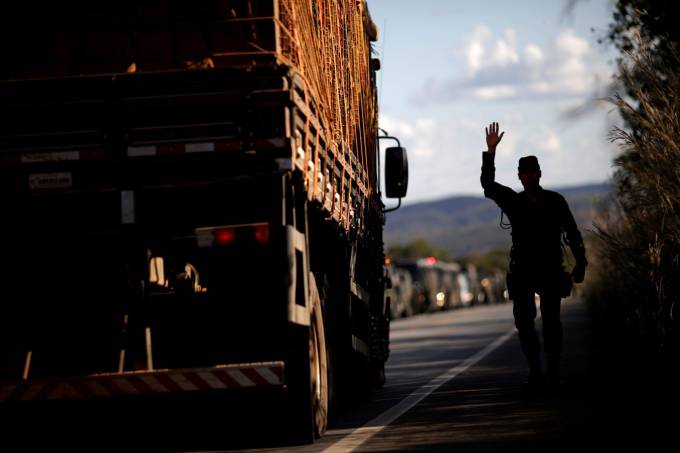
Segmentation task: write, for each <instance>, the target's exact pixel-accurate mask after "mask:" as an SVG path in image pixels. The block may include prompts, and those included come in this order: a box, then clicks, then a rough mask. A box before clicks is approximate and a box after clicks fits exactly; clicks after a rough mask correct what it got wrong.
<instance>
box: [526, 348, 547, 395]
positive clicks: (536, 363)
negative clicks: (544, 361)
mask: <svg viewBox="0 0 680 453" xmlns="http://www.w3.org/2000/svg"><path fill="white" fill-rule="evenodd" d="M527 360H528V362H529V378H528V379H527V382H526V385H525V388H526V390H528V391H529V392H531V393H536V392H540V391H542V390H543V388H544V387H545V376H544V375H543V369H542V367H541V359H540V358H539V355H538V354H536V355H532V356H531V357H528V358H527Z"/></svg>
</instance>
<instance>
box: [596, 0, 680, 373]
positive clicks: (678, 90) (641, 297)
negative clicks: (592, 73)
mask: <svg viewBox="0 0 680 453" xmlns="http://www.w3.org/2000/svg"><path fill="white" fill-rule="evenodd" d="M669 8H670V11H669ZM678 10H680V8H679V7H678V6H676V4H674V3H673V2H655V1H651V0H647V1H643V0H619V1H618V2H617V3H616V5H615V7H614V11H615V12H614V22H613V24H612V26H611V29H610V32H609V36H608V40H609V41H610V42H611V43H613V44H614V45H616V46H617V48H618V49H619V50H620V59H619V62H618V75H617V78H618V89H617V91H618V92H617V93H616V94H615V95H614V96H613V97H612V99H611V101H612V103H613V104H614V105H615V107H616V108H617V109H618V111H619V112H620V114H621V116H622V118H623V120H624V126H623V127H622V128H615V129H614V130H612V131H611V135H610V138H611V140H612V141H613V142H615V143H617V144H618V145H619V149H620V153H619V154H618V156H617V157H616V159H615V160H614V166H615V174H614V181H613V183H614V194H613V200H610V201H611V202H610V203H606V204H603V207H602V209H600V213H599V219H598V220H597V222H596V229H597V235H596V236H597V240H596V241H595V243H594V245H595V247H594V250H593V253H592V254H591V256H590V261H591V266H590V269H591V271H592V272H591V273H590V274H591V275H590V276H589V280H588V285H587V287H586V298H587V300H588V302H589V305H590V307H591V308H592V311H593V313H594V314H595V316H596V320H597V321H598V322H600V323H604V324H606V325H607V326H608V327H609V330H608V332H611V333H612V334H615V335H619V336H621V344H635V345H636V347H638V348H641V349H642V350H643V351H645V353H652V354H655V355H661V356H664V357H666V358H669V359H671V361H677V354H678V352H680V347H679V345H680V45H679V44H678V34H679V33H680V31H678V28H677V26H676V23H675V18H677V17H678V15H677V13H678V12H679V11H678ZM615 341H616V340H615ZM674 357H675V358H674Z"/></svg>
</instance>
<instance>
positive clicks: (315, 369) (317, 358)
mask: <svg viewBox="0 0 680 453" xmlns="http://www.w3.org/2000/svg"><path fill="white" fill-rule="evenodd" d="M309 275H310V278H309V282H310V286H311V298H310V299H311V304H312V313H311V316H310V329H309V336H310V341H309V351H310V357H309V363H310V371H311V392H310V393H311V400H312V416H313V418H314V435H315V436H316V437H317V438H318V437H321V436H323V434H324V433H325V432H326V425H327V423H328V400H329V398H328V396H329V395H328V371H329V369H328V351H327V349H326V335H325V330H324V325H323V310H322V309H321V299H320V297H319V291H318V287H317V285H316V281H315V279H314V276H313V275H312V274H311V273H310V274H309Z"/></svg>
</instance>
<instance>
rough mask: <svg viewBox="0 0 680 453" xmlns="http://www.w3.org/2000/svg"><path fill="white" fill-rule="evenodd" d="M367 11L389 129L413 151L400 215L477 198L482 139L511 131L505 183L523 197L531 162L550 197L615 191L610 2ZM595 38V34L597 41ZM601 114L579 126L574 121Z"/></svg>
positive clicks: (392, 1)
mask: <svg viewBox="0 0 680 453" xmlns="http://www.w3.org/2000/svg"><path fill="white" fill-rule="evenodd" d="M566 5H567V0H514V1H509V0H508V1H501V0H495V1H489V0H485V1H470V0H466V1H458V0H448V1H447V0H421V1H418V2H415V1H412V0H368V6H369V10H370V12H371V15H372V17H373V20H374V22H375V23H376V24H377V25H378V27H379V28H380V31H381V34H380V39H379V41H378V42H377V43H376V51H377V53H378V55H379V57H380V58H381V61H382V69H381V71H380V75H379V78H378V85H379V93H380V94H379V96H380V109H381V119H380V124H381V127H383V128H384V129H386V130H387V131H388V132H389V133H391V134H392V135H397V136H398V137H399V138H400V139H401V141H402V145H404V146H405V147H406V148H407V149H408V151H409V164H410V181H409V194H408V196H407V198H406V199H405V200H404V203H413V202H416V201H424V200H432V199H439V198H444V197H447V196H451V195H461V194H475V195H481V193H482V192H481V188H480V186H479V169H480V166H481V155H480V152H481V151H482V150H484V149H485V147H486V144H485V139H484V127H485V126H486V125H487V124H488V123H489V122H491V121H498V122H499V123H500V126H501V130H502V131H506V133H505V136H504V138H503V141H502V142H501V144H500V145H499V148H498V155H497V158H496V159H497V163H496V168H497V180H498V181H499V182H502V183H504V184H506V185H509V186H510V187H513V188H516V189H520V188H521V184H520V183H519V181H518V179H517V173H516V168H517V159H518V158H519V157H521V156H523V155H528V154H535V155H537V156H538V158H539V161H540V162H541V167H542V171H543V178H542V185H543V186H544V187H548V188H550V187H564V186H571V185H578V184H584V183H591V182H602V181H605V180H607V179H608V178H609V177H610V176H611V173H612V166H611V160H612V158H613V157H614V155H615V152H616V148H615V146H614V145H611V144H610V143H609V142H608V140H607V133H608V131H609V129H610V128H611V127H612V125H613V124H614V123H616V122H617V121H618V120H617V117H616V114H615V113H614V112H613V109H612V106H611V105H609V104H607V103H604V102H595V103H593V101H592V100H593V99H597V98H598V97H599V98H601V97H603V96H604V93H605V88H606V86H607V85H608V83H609V82H610V80H611V77H612V73H613V71H614V64H613V60H614V59H615V56H616V54H615V51H614V50H613V49H612V48H608V47H605V46H603V45H601V44H598V42H597V39H598V37H600V36H602V35H603V33H604V31H605V30H606V29H607V26H608V24H609V22H610V21H611V9H612V5H611V2H610V1H609V0H581V1H578V2H577V3H576V5H575V7H574V8H573V9H572V10H571V11H570V12H565V11H566V9H565V7H566ZM592 29H594V30H595V31H593V30H592ZM584 105H593V106H594V108H591V109H588V110H587V112H586V113H584V114H581V115H578V116H576V117H574V116H573V115H569V112H573V111H574V109H578V108H579V107H581V106H584Z"/></svg>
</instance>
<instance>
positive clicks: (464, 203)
mask: <svg viewBox="0 0 680 453" xmlns="http://www.w3.org/2000/svg"><path fill="white" fill-rule="evenodd" d="M547 189H550V190H556V191H557V192H559V193H561V194H562V195H564V197H565V198H566V199H567V202H568V203H569V206H570V207H571V211H572V213H573V214H574V217H575V218H576V223H578V225H579V229H580V230H581V233H583V234H584V235H587V234H589V233H588V231H589V230H592V229H593V218H594V214H595V206H596V204H597V203H598V202H599V201H600V200H603V199H604V198H606V197H607V196H608V195H609V194H610V193H611V185H610V184H591V185H584V186H575V187H566V188H554V189H553V188H549V187H548V188H547ZM500 219H501V211H500V209H499V208H498V207H497V206H496V204H495V203H494V202H493V201H492V200H488V199H486V198H484V197H483V196H480V197H472V196H460V197H450V198H444V199H441V200H435V201H428V202H422V203H416V204H413V205H409V206H404V207H402V208H400V209H398V210H397V211H394V212H391V213H388V214H387V222H386V226H385V243H386V245H387V247H388V248H389V246H391V245H394V244H405V243H407V242H410V241H412V240H414V239H417V238H423V239H427V240H428V241H429V242H431V243H432V244H433V245H434V246H436V247H438V248H442V249H444V250H446V251H447V252H449V253H450V254H451V255H452V256H465V255H469V254H472V253H484V252H487V251H489V250H492V249H494V248H497V247H502V246H510V231H509V230H503V229H501V228H500V226H499V223H500ZM505 221H506V222H507V217H506V218H505Z"/></svg>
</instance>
